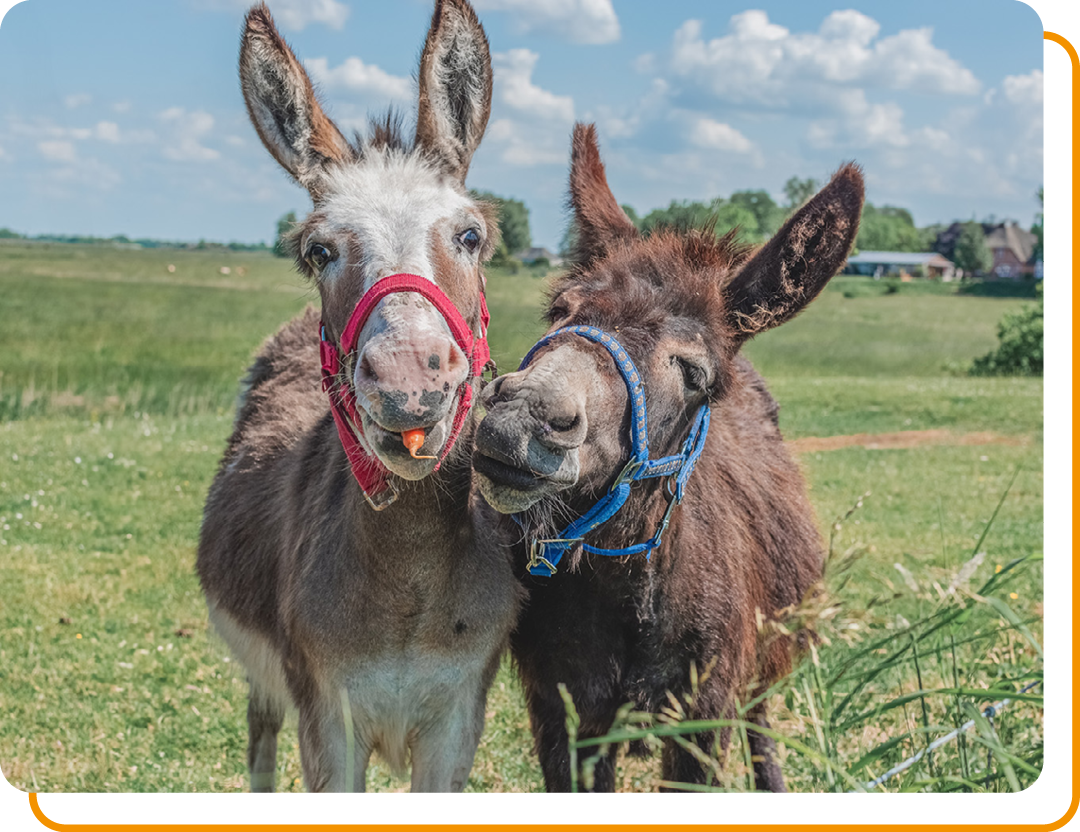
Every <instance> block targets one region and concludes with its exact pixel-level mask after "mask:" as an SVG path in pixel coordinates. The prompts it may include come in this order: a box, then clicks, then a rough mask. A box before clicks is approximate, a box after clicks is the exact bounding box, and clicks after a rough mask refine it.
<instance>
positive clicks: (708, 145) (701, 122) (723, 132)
mask: <svg viewBox="0 0 1080 832" xmlns="http://www.w3.org/2000/svg"><path fill="white" fill-rule="evenodd" d="M690 143H691V144H694V145H696V146H697V147H701V148H704V149H706V150H723V151H729V152H731V153H749V152H751V151H752V150H753V149H754V143H753V142H751V141H750V140H749V139H748V138H746V136H744V135H743V134H742V133H740V132H739V131H738V130H736V129H735V128H734V127H732V126H731V125H729V124H723V123H721V122H719V121H714V120H713V119H711V118H708V117H706V116H702V117H701V118H699V119H698V120H697V121H696V122H695V123H694V126H693V127H692V128H691V129H690Z"/></svg>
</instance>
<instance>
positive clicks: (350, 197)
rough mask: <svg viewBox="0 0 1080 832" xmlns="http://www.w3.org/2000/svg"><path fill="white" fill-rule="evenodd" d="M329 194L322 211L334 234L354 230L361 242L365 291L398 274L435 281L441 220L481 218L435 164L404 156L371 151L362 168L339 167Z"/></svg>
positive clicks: (332, 175)
mask: <svg viewBox="0 0 1080 832" xmlns="http://www.w3.org/2000/svg"><path fill="white" fill-rule="evenodd" d="M326 192H327V194H328V196H327V198H326V200H325V202H324V204H323V205H322V206H321V209H322V213H323V214H325V216H326V225H327V226H328V229H329V230H332V231H338V230H339V231H349V232H351V233H353V234H355V235H356V238H357V240H358V242H359V243H360V247H361V251H362V252H363V262H362V263H360V264H359V265H360V267H361V269H362V270H363V272H362V273H363V276H364V289H365V291H366V290H367V289H370V288H371V287H372V286H373V285H374V284H375V283H376V282H377V281H378V280H380V279H382V278H384V277H388V276H390V275H392V274H401V273H405V274H415V275H419V276H420V277H424V278H427V279H428V280H431V281H432V282H434V268H433V267H432V264H431V254H430V240H431V231H432V228H433V227H434V226H435V225H436V223H438V222H439V221H440V220H445V219H447V218H454V217H461V219H462V221H463V222H464V221H465V220H466V217H473V216H476V215H477V213H478V212H476V211H475V210H473V211H470V210H469V209H470V208H471V207H472V204H473V203H472V201H471V200H470V199H469V198H468V197H467V196H465V195H463V194H461V193H459V192H458V191H457V190H456V189H455V188H454V187H452V186H451V184H450V182H449V181H448V180H447V179H446V178H445V177H443V176H442V175H441V174H440V173H439V171H438V170H437V169H436V168H434V167H433V166H432V165H431V164H430V163H428V162H427V161H426V160H424V159H423V158H422V157H420V156H417V155H415V154H406V153H402V152H401V151H393V150H368V151H367V152H366V153H365V155H364V159H363V161H361V162H360V163H359V164H356V165H347V166H343V167H340V168H335V169H334V170H332V171H331V172H330V173H329V174H328V176H327V179H326ZM476 218H477V219H478V221H479V222H480V224H481V225H482V220H479V217H476ZM333 271H334V272H335V273H336V274H340V271H338V270H337V269H335V270H333ZM327 277H331V279H332V276H331V275H327Z"/></svg>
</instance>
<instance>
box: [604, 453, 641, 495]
mask: <svg viewBox="0 0 1080 832" xmlns="http://www.w3.org/2000/svg"><path fill="white" fill-rule="evenodd" d="M643 465H645V463H644V462H642V461H641V460H640V459H631V460H630V461H629V462H627V463H626V466H625V467H624V468H623V469H622V471H620V472H619V476H617V477H616V478H615V482H613V483H612V484H611V490H612V491H614V490H615V489H616V488H617V487H618V486H620V485H622V484H623V483H624V482H633V478H634V477H635V476H636V475H637V472H638V471H640V470H641V468H642V466H643Z"/></svg>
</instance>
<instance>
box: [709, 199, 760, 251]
mask: <svg viewBox="0 0 1080 832" xmlns="http://www.w3.org/2000/svg"><path fill="white" fill-rule="evenodd" d="M710 207H711V208H712V211H713V216H715V217H716V225H715V226H714V229H715V231H716V234H717V236H720V235H722V234H727V233H728V232H729V231H731V230H732V229H733V228H738V229H739V236H740V237H741V238H742V239H744V240H748V241H757V240H758V239H759V238H760V236H761V235H760V233H759V226H758V219H757V215H756V214H755V213H754V212H753V211H751V210H750V209H749V208H746V207H744V206H743V205H739V204H737V203H734V202H731V201H729V200H726V199H714V200H713V201H712V203H711V205H710Z"/></svg>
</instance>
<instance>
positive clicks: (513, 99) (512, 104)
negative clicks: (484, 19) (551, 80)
mask: <svg viewBox="0 0 1080 832" xmlns="http://www.w3.org/2000/svg"><path fill="white" fill-rule="evenodd" d="M539 59H540V56H539V55H537V54H536V53H535V52H532V51H530V50H528V49H511V50H510V51H509V52H496V53H495V54H494V55H493V56H492V64H493V65H494V68H495V94H496V95H497V96H498V99H499V101H500V103H502V104H503V105H504V106H506V107H509V108H510V109H512V110H516V111H517V112H520V113H525V114H528V115H529V116H531V117H533V118H536V119H539V120H545V121H546V120H549V119H554V120H557V121H561V122H567V123H568V122H571V121H573V120H574V99H573V98H571V97H570V96H568V95H556V94H555V93H553V92H549V91H548V90H545V89H542V88H541V87H538V86H536V84H534V83H533V81H532V73H533V69H534V68H535V66H536V62H537V61H538V60H539Z"/></svg>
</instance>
